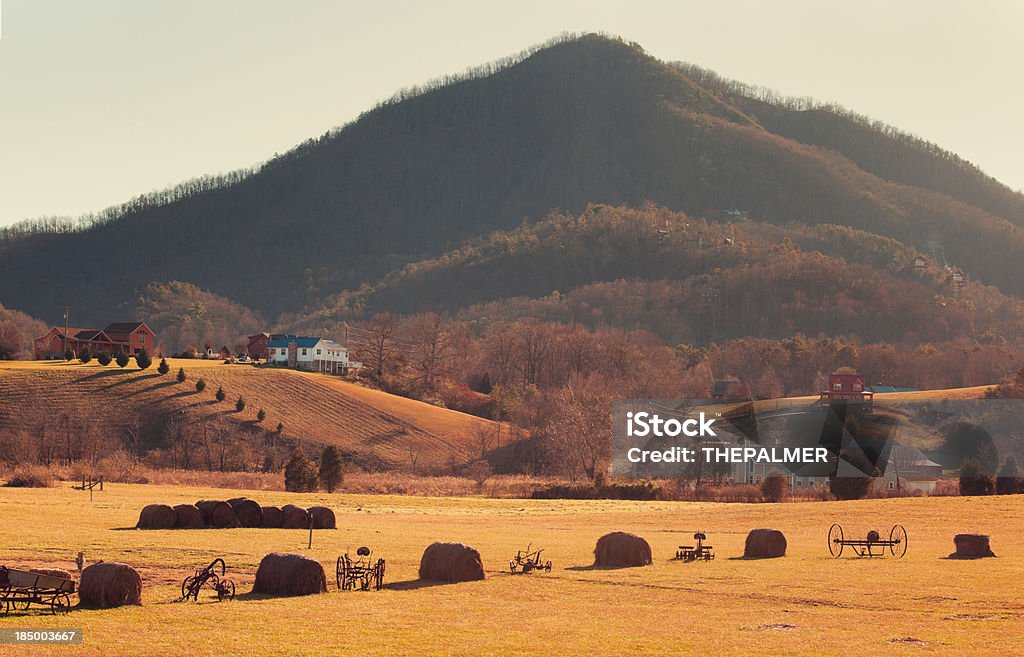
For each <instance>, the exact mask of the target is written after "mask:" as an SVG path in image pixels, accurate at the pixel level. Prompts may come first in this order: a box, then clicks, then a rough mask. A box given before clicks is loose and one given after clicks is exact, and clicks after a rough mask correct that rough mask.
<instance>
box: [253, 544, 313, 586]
mask: <svg viewBox="0 0 1024 657" xmlns="http://www.w3.org/2000/svg"><path fill="white" fill-rule="evenodd" d="M252 592H253V593H265V594H267V595H286V596H291V595H311V594H314V593H326V592H327V575H326V574H325V573H324V567H323V566H321V565H320V562H319V561H316V560H314V559H310V558H309V557H304V556H302V555H301V554H285V553H282V552H271V553H270V554H268V555H267V556H265V557H263V560H262V561H260V567H259V569H258V570H257V571H256V581H255V583H254V584H253V586H252Z"/></svg>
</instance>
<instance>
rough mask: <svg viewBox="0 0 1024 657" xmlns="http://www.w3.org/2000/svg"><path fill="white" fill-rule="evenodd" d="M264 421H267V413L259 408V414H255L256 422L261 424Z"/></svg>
mask: <svg viewBox="0 0 1024 657" xmlns="http://www.w3.org/2000/svg"><path fill="white" fill-rule="evenodd" d="M266 419H267V412H266V411H265V410H263V409H262V408H261V409H260V410H259V412H257V413H256V421H257V422H262V421H263V420H266Z"/></svg>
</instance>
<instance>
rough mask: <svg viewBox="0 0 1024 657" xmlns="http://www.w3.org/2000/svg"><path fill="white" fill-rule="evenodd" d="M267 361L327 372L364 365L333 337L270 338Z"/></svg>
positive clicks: (345, 371) (345, 370)
mask: <svg viewBox="0 0 1024 657" xmlns="http://www.w3.org/2000/svg"><path fill="white" fill-rule="evenodd" d="M250 355H251V354H250ZM267 362H269V363H272V364H274V365H281V366H284V367H291V368H295V369H300V370H308V371H311V372H328V373H330V374H348V373H349V372H350V371H351V370H354V369H359V368H360V367H362V366H363V364H362V363H359V362H356V361H353V360H350V359H349V354H348V349H347V348H346V347H344V346H343V345H340V344H338V343H337V342H335V341H333V340H328V339H327V338H311V337H301V336H295V335H284V336H280V337H277V338H272V339H271V340H270V341H269V342H268V343H267Z"/></svg>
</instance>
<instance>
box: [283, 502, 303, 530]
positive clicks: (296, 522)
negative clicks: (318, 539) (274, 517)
mask: <svg viewBox="0 0 1024 657" xmlns="http://www.w3.org/2000/svg"><path fill="white" fill-rule="evenodd" d="M281 512H282V513H283V514H284V520H283V521H282V522H281V527H283V528H285V529H308V528H309V511H307V510H306V509H303V508H302V507H301V506H295V505H294V504H285V505H284V506H283V507H281Z"/></svg>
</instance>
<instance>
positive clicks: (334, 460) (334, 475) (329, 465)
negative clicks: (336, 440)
mask: <svg viewBox="0 0 1024 657" xmlns="http://www.w3.org/2000/svg"><path fill="white" fill-rule="evenodd" d="M344 478H345V473H344V470H343V468H342V464H341V454H340V453H339V452H338V448H337V447H335V446H334V445H328V446H327V447H324V451H323V453H321V454H320V485H321V486H322V487H323V488H324V489H325V490H326V491H327V492H328V493H333V492H334V489H335V488H337V487H338V486H340V485H341V482H342V481H343V480H344Z"/></svg>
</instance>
